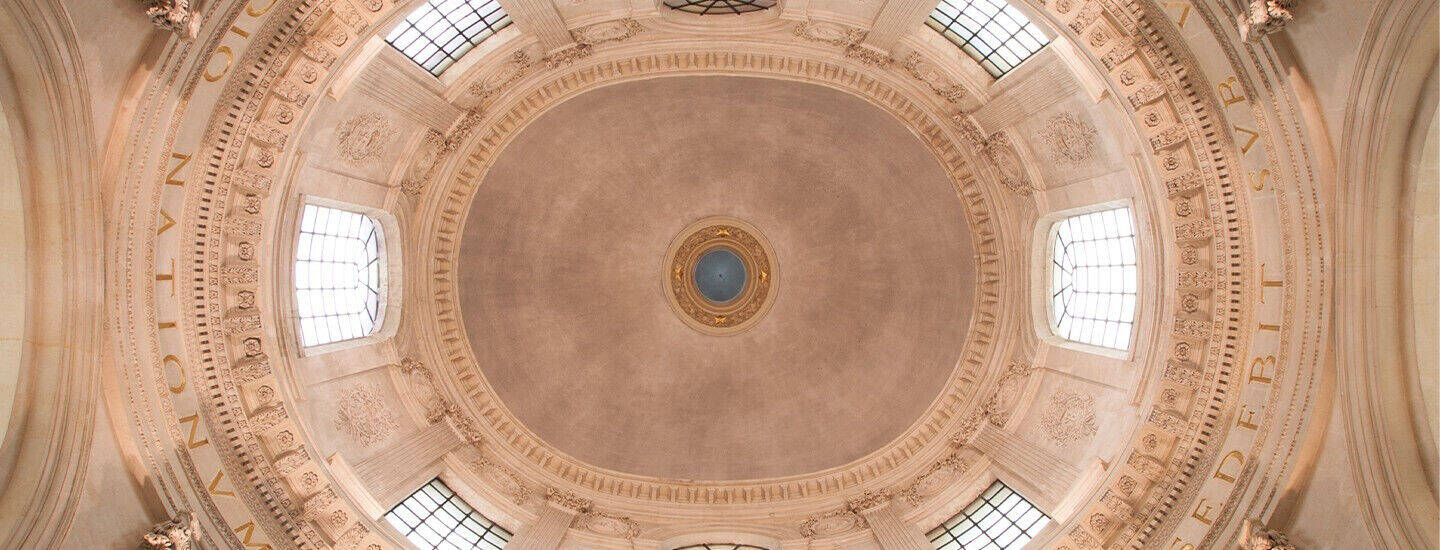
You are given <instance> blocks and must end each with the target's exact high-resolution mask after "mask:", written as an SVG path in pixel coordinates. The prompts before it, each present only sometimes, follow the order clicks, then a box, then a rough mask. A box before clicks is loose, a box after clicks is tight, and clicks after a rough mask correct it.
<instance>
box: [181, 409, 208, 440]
mask: <svg viewBox="0 0 1440 550" xmlns="http://www.w3.org/2000/svg"><path fill="white" fill-rule="evenodd" d="M186 422H189V423H190V441H189V442H188V443H187V444H188V445H189V446H190V448H191V449H194V448H196V447H204V446H205V444H206V443H209V442H210V438H208V437H207V438H205V439H201V440H199V441H196V440H195V433H196V432H197V431H199V430H200V413H195V414H192V415H190V416H187V417H185V418H181V419H180V423H181V424H184V423H186Z"/></svg>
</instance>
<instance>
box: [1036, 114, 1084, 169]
mask: <svg viewBox="0 0 1440 550" xmlns="http://www.w3.org/2000/svg"><path fill="white" fill-rule="evenodd" d="M1036 137H1037V138H1039V139H1040V142H1041V143H1044V144H1045V147H1046V148H1047V149H1048V150H1049V151H1050V160H1052V161H1054V162H1069V163H1075V162H1083V161H1086V160H1089V159H1090V157H1091V156H1093V155H1094V153H1095V147H1096V145H1097V144H1098V143H1097V139H1098V137H1099V135H1098V134H1097V133H1096V132H1095V127H1094V126H1091V125H1090V123H1089V122H1086V121H1083V120H1080V117H1077V116H1075V114H1074V113H1060V114H1058V115H1055V116H1052V117H1050V118H1049V119H1048V120H1046V121H1045V127H1044V128H1043V129H1041V130H1040V132H1039V133H1038V135H1036Z"/></svg>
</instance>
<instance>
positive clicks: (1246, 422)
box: [1235, 403, 1257, 430]
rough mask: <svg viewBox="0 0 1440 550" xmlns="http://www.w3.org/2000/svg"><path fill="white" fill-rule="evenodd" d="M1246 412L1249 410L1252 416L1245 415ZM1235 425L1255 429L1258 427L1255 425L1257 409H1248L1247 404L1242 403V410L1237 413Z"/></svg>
mask: <svg viewBox="0 0 1440 550" xmlns="http://www.w3.org/2000/svg"><path fill="white" fill-rule="evenodd" d="M1246 412H1249V413H1250V416H1245V413H1246ZM1235 425H1236V426H1239V427H1241V428H1247V429H1251V430H1253V429H1255V428H1256V427H1257V426H1256V425H1255V411H1246V410H1245V404H1244V403H1241V404H1240V412H1238V413H1235Z"/></svg>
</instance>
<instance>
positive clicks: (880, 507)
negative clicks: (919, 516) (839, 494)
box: [849, 491, 931, 550]
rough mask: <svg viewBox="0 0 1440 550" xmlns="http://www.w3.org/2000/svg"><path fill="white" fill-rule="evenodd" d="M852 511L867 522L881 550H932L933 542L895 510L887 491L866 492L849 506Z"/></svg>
mask: <svg viewBox="0 0 1440 550" xmlns="http://www.w3.org/2000/svg"><path fill="white" fill-rule="evenodd" d="M849 508H850V511H852V512H855V513H856V514H859V515H860V517H863V518H865V523H867V524H869V525H870V531H871V532H872V533H874V534H875V540H876V541H877V542H879V543H880V548H881V550H930V549H931V547H930V541H929V539H926V538H925V534H924V533H922V532H920V529H919V528H918V527H916V526H914V525H911V524H909V523H906V522H905V520H904V519H902V518H901V517H900V514H899V513H898V512H897V511H896V510H895V507H894V506H891V499H890V494H889V493H888V492H885V491H877V492H866V493H865V494H864V495H862V496H861V497H860V498H857V499H854V500H851V501H850V502H849Z"/></svg>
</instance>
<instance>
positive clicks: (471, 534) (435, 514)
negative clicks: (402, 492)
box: [385, 477, 511, 550]
mask: <svg viewBox="0 0 1440 550" xmlns="http://www.w3.org/2000/svg"><path fill="white" fill-rule="evenodd" d="M385 519H386V520H388V521H389V522H390V525H392V526H394V527H395V530H397V531H400V534H402V535H405V538H406V539H407V540H409V541H410V543H411V544H414V545H415V547H416V548H423V549H425V550H432V549H437V548H444V549H447V550H449V549H456V548H466V549H470V548H479V549H493V550H499V549H501V548H504V547H505V544H506V543H508V542H510V537H511V534H510V532H509V531H506V530H505V528H504V527H501V526H499V525H496V524H495V522H493V521H490V519H489V518H486V517H485V516H483V515H481V514H480V512H477V511H475V509H474V508H471V507H470V505H469V504H466V503H465V501H464V500H461V499H460V496H459V495H457V494H455V491H452V490H450V487H448V486H446V485H445V482H443V481H440V478H438V477H437V478H435V479H433V480H431V481H430V483H426V484H425V485H424V486H422V487H420V490H418V491H415V493H414V494H412V495H410V496H409V497H407V498H406V499H405V500H403V501H400V504H396V505H395V507H394V508H391V509H390V511H389V512H386V513H385Z"/></svg>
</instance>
